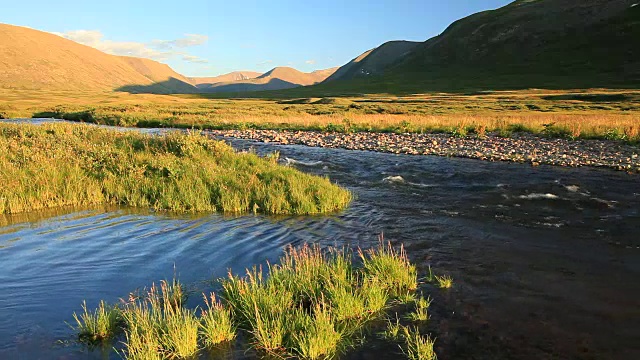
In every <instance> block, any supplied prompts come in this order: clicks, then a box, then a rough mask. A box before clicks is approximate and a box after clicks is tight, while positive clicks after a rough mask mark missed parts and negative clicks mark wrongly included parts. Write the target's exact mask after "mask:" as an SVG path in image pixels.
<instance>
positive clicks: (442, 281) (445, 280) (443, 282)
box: [435, 275, 453, 289]
mask: <svg viewBox="0 0 640 360" xmlns="http://www.w3.org/2000/svg"><path fill="white" fill-rule="evenodd" d="M435 278H436V281H437V282H438V286H439V287H440V288H441V289H450V288H451V287H452V286H453V278H452V277H451V276H449V275H442V276H438V275H435Z"/></svg>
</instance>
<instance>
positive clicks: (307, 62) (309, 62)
mask: <svg viewBox="0 0 640 360" xmlns="http://www.w3.org/2000/svg"><path fill="white" fill-rule="evenodd" d="M304 63H305V64H307V65H314V64H315V63H316V61H315V60H313V59H311V60H307V61H305V62H304Z"/></svg>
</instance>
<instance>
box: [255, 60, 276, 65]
mask: <svg viewBox="0 0 640 360" xmlns="http://www.w3.org/2000/svg"><path fill="white" fill-rule="evenodd" d="M271 63H273V60H265V61H263V62H259V63H257V64H256V66H265V65H269V64H271Z"/></svg>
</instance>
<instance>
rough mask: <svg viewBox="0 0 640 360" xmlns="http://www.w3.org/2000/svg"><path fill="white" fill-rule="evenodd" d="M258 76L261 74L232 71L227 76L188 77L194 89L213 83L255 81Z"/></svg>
mask: <svg viewBox="0 0 640 360" xmlns="http://www.w3.org/2000/svg"><path fill="white" fill-rule="evenodd" d="M260 75H262V74H261V73H259V72H255V71H234V72H230V73H228V74H224V75H220V76H214V77H190V78H189V82H191V83H192V84H193V85H195V86H196V87H208V86H209V85H211V84H215V83H221V82H234V81H243V80H249V79H255V78H257V77H258V76H260Z"/></svg>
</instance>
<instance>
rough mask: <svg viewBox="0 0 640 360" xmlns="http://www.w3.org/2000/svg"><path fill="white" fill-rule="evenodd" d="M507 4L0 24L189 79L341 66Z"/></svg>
mask: <svg viewBox="0 0 640 360" xmlns="http://www.w3.org/2000/svg"><path fill="white" fill-rule="evenodd" d="M509 2H511V0H369V1H365V0H353V1H349V0H345V1H341V0H324V1H315V0H298V1H294V0H270V1H258V0H225V1H215V0H209V1H207V0H183V1H175V0H174V1H165V0H153V1H148V0H135V1H134V0H131V1H126V0H106V1H93V0H56V1H51V0H22V1H21V0H0V9H1V11H0V23H6V24H12V25H20V26H28V27H31V28H34V29H37V30H42V31H47V32H52V33H55V34H57V35H60V36H64V37H66V38H69V39H71V40H74V41H77V42H80V43H83V44H85V45H89V46H93V47H95V48H97V49H99V50H102V51H105V52H107V53H111V54H116V55H130V56H139V57H146V58H151V59H154V60H157V61H160V62H163V63H166V64H168V65H170V66H171V67H172V68H173V69H174V70H176V71H177V72H179V73H181V74H183V75H187V76H216V75H220V74H224V73H228V72H231V71H236V70H253V71H258V72H266V71H268V70H270V69H272V68H274V67H276V66H291V67H294V68H296V69H298V70H301V71H305V72H308V71H313V70H318V69H326V68H330V67H334V66H341V65H344V64H345V63H347V62H349V61H350V60H351V59H353V58H355V57H356V56H358V55H360V54H361V53H363V52H365V51H367V50H369V49H372V48H374V47H376V46H379V45H381V44H382V43H384V42H386V41H390V40H412V41H425V40H427V39H429V38H431V37H433V36H436V35H438V34H440V33H441V32H442V31H443V30H444V29H445V28H446V27H447V26H448V25H449V24H451V23H452V22H454V21H455V20H458V19H460V18H462V17H465V16H467V15H471V14H473V13H476V12H479V11H483V10H489V9H496V8H498V7H501V6H504V5H506V4H508V3H509Z"/></svg>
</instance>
